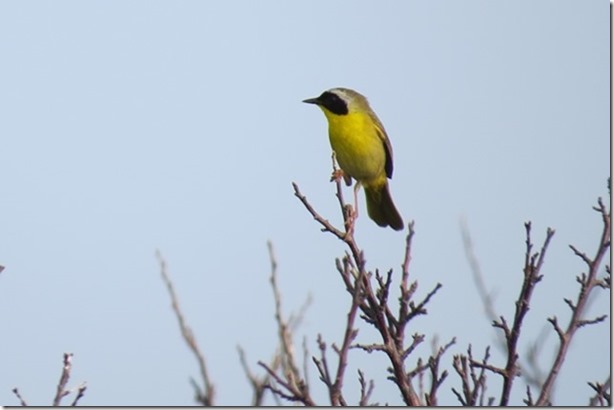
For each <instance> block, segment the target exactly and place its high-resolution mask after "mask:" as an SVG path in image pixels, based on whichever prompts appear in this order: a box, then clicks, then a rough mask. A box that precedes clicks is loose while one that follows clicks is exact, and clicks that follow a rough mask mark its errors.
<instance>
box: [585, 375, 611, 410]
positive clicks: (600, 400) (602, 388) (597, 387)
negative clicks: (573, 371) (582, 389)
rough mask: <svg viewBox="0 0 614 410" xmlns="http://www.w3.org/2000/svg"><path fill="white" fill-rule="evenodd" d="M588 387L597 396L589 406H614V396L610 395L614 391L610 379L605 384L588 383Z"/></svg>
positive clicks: (592, 398)
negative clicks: (613, 403) (613, 399)
mask: <svg viewBox="0 0 614 410" xmlns="http://www.w3.org/2000/svg"><path fill="white" fill-rule="evenodd" d="M588 385H589V386H590V387H591V389H593V390H594V391H595V395H594V396H593V397H591V400H590V401H589V404H588V405H589V406H592V407H594V406H597V405H599V406H606V405H607V406H608V407H611V406H612V395H611V393H609V392H610V391H611V389H612V386H611V380H610V377H608V379H607V380H606V381H605V382H604V383H599V382H595V383H592V382H588Z"/></svg>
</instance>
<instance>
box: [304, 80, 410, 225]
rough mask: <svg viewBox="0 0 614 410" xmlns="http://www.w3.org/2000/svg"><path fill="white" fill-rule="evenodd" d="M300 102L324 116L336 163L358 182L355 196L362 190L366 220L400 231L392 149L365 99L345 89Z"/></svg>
mask: <svg viewBox="0 0 614 410" xmlns="http://www.w3.org/2000/svg"><path fill="white" fill-rule="evenodd" d="M303 102H305V103H309V104H316V105H317V106H318V107H320V108H321V109H322V111H323V112H324V115H325V116H326V119H327V120H328V136H329V139H330V145H331V147H332V149H333V151H334V153H335V157H336V159H337V162H338V163H339V166H340V167H341V170H342V171H343V173H344V175H345V176H349V177H351V178H354V179H355V180H356V181H357V182H356V185H355V186H354V192H355V193H356V191H357V190H358V189H359V187H360V186H361V185H362V186H363V187H364V189H365V197H366V199H367V213H368V214H369V217H370V218H371V219H373V220H374V221H375V223H376V224H378V225H379V226H382V227H386V226H390V227H391V228H392V229H394V230H397V231H398V230H401V229H403V219H402V218H401V215H400V214H399V212H398V211H397V209H396V207H395V206H394V203H393V202H392V197H391V196H390V191H389V189H388V179H387V178H391V177H392V146H391V145H390V140H388V135H386V130H385V129H384V126H383V125H382V123H381V121H380V120H379V119H378V118H377V115H375V112H373V110H372V109H371V107H370V106H369V102H368V101H367V99H366V98H365V97H364V96H363V95H361V94H359V93H358V92H356V91H354V90H350V89H348V88H332V89H330V90H328V91H324V92H323V93H322V94H321V95H320V96H319V97H316V98H309V99H307V100H303Z"/></svg>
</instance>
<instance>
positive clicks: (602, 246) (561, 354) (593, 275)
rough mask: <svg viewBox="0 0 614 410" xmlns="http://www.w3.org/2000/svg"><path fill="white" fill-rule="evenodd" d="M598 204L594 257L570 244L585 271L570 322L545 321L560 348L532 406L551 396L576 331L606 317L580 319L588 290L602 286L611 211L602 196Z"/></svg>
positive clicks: (543, 403) (572, 306)
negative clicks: (598, 228) (599, 276)
mask: <svg viewBox="0 0 614 410" xmlns="http://www.w3.org/2000/svg"><path fill="white" fill-rule="evenodd" d="M597 204H598V206H596V207H594V208H593V209H595V210H596V211H597V212H598V213H599V214H600V215H601V219H602V222H603V230H602V232H601V238H600V240H599V244H598V245H597V251H596V253H595V256H594V257H593V258H592V259H591V258H589V257H587V256H586V254H584V253H583V252H580V251H579V250H578V249H576V248H575V247H574V246H571V245H570V248H571V249H572V251H573V252H574V253H575V254H576V255H577V256H578V257H579V258H580V259H582V261H583V262H584V263H585V264H586V265H587V267H588V273H587V274H583V275H582V276H581V277H579V278H578V282H579V283H580V291H579V293H578V296H577V298H576V301H575V303H571V302H569V303H567V305H568V306H569V307H570V308H571V311H572V314H571V317H570V319H569V323H568V324H567V327H566V328H565V330H563V329H562V328H561V327H560V326H559V325H558V321H557V318H556V317H551V318H549V319H548V321H549V322H550V323H551V324H552V326H553V328H554V330H555V331H556V333H557V334H558V336H559V348H558V351H557V353H556V357H555V359H554V362H553V364H552V367H551V368H550V372H549V373H548V377H547V378H546V380H545V382H544V384H543V386H542V389H541V391H540V394H539V397H538V398H537V400H536V402H535V405H537V406H543V405H545V404H547V403H548V402H549V401H550V396H551V394H552V389H553V387H554V383H555V381H556V379H557V377H558V374H559V372H560V370H561V367H562V365H563V362H564V360H565V357H566V355H567V350H568V348H569V346H570V344H571V340H572V339H573V336H574V334H575V332H576V330H578V329H579V328H581V327H583V326H586V325H589V324H595V323H599V322H601V321H603V320H604V319H605V318H606V316H605V315H604V316H599V317H597V318H595V319H590V320H584V319H582V316H583V315H584V313H585V310H586V305H587V303H588V300H589V296H590V294H591V292H592V291H593V289H595V288H596V287H600V288H601V287H602V286H601V285H600V283H601V282H600V281H599V280H598V279H597V274H598V271H599V267H600V266H601V263H602V260H603V258H604V257H605V255H606V253H607V252H608V250H609V249H610V228H611V225H610V211H609V210H608V209H606V207H605V205H604V204H603V201H602V199H601V198H599V199H598V200H597ZM608 269H609V268H608ZM608 269H607V270H608Z"/></svg>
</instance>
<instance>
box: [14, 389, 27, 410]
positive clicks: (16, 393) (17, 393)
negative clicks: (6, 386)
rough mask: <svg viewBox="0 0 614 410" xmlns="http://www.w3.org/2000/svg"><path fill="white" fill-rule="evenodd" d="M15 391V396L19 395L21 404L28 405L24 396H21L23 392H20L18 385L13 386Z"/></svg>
mask: <svg viewBox="0 0 614 410" xmlns="http://www.w3.org/2000/svg"><path fill="white" fill-rule="evenodd" d="M13 393H15V396H17V398H18V399H19V404H20V405H22V406H24V407H25V406H27V405H28V404H27V403H26V401H25V400H24V399H23V397H21V394H20V393H19V390H18V389H17V387H15V388H13Z"/></svg>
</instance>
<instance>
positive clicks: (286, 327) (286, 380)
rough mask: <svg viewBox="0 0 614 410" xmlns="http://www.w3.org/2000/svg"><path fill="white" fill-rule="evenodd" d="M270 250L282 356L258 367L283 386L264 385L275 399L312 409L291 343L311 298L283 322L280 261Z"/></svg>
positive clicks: (277, 354)
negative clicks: (279, 280)
mask: <svg viewBox="0 0 614 410" xmlns="http://www.w3.org/2000/svg"><path fill="white" fill-rule="evenodd" d="M267 246H268V250H269V260H270V263H271V276H270V278H269V281H270V283H271V288H272V290H273V299H274V302H275V321H276V323H277V329H278V336H279V352H278V353H276V355H275V358H274V360H273V362H272V365H271V366H269V365H266V364H264V363H263V362H262V361H259V362H258V364H259V365H260V366H262V367H263V368H264V369H265V370H266V371H267V373H268V374H269V375H270V377H272V378H273V380H274V381H275V382H277V383H278V384H279V385H281V386H282V387H283V388H284V389H285V391H283V390H282V389H278V388H277V387H275V386H274V385H273V384H272V383H271V382H270V379H268V380H267V381H266V382H265V383H264V386H263V387H264V388H265V389H269V390H271V391H272V392H273V393H274V394H275V395H276V396H278V397H281V398H283V399H286V400H290V401H294V402H301V403H303V404H305V405H309V406H313V405H314V402H313V400H312V399H311V396H310V394H309V385H308V384H307V382H306V380H305V379H304V378H303V377H302V376H301V374H300V371H299V367H298V365H297V361H296V357H295V354H294V344H293V341H292V332H293V330H294V329H295V328H296V326H298V324H299V323H300V322H301V321H302V320H303V316H304V314H305V311H306V309H307V307H308V306H309V303H310V301H311V298H310V297H308V299H307V301H306V302H305V303H304V304H303V306H302V307H301V309H300V310H299V313H298V314H297V315H290V318H289V319H288V320H285V319H284V316H283V310H282V306H281V292H280V291H279V286H278V284H277V260H276V258H275V253H274V250H273V244H272V243H271V242H270V241H269V242H267ZM278 365H279V366H281V371H282V373H283V375H284V377H283V378H282V377H281V376H279V375H278V374H277V366H278Z"/></svg>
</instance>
